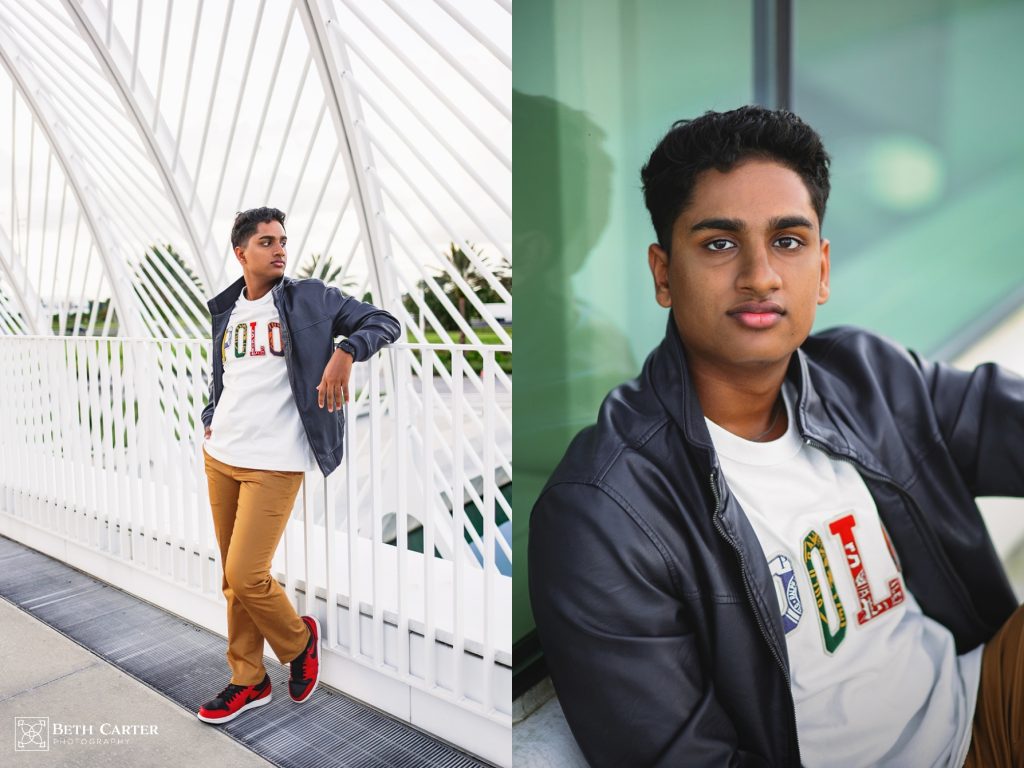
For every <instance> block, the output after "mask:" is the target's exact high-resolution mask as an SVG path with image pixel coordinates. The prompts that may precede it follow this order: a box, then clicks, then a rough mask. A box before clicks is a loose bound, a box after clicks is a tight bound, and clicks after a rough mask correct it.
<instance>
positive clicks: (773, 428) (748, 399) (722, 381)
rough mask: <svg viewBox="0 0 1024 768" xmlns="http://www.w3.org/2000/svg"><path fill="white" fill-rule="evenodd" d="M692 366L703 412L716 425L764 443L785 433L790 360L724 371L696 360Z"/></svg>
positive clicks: (692, 376) (691, 370)
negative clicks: (784, 385)
mask: <svg viewBox="0 0 1024 768" xmlns="http://www.w3.org/2000/svg"><path fill="white" fill-rule="evenodd" d="M689 363H690V365H689V367H690V376H691V378H692V379H693V384H694V387H695V389H696V390H697V399H698V400H700V405H701V409H702V410H703V411H704V415H705V416H706V417H707V418H709V419H710V420H711V421H713V422H714V423H715V424H717V425H718V426H720V427H722V429H725V430H727V431H729V432H732V433H733V434H734V435H738V436H739V437H742V438H745V439H747V440H759V441H762V442H766V441H768V440H774V439H776V438H778V437H781V436H782V435H784V434H785V433H786V428H787V426H788V420H787V418H786V409H785V407H784V406H783V404H782V403H781V400H780V398H781V391H782V383H783V381H784V380H785V378H786V369H787V368H788V367H789V360H785V361H782V362H779V363H772V364H769V365H765V366H759V367H757V368H755V369H752V370H749V369H742V370H736V369H730V370H723V369H721V368H718V367H716V366H714V365H711V364H708V363H704V362H700V361H694V360H691V361H689ZM780 408H781V410H780Z"/></svg>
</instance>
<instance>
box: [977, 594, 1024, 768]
mask: <svg viewBox="0 0 1024 768" xmlns="http://www.w3.org/2000/svg"><path fill="white" fill-rule="evenodd" d="M1002 766H1007V768H1010V767H1011V766H1012V768H1018V767H1019V766H1024V606H1021V607H1019V608H1017V610H1016V611H1014V612H1013V615H1012V616H1010V618H1008V619H1007V620H1006V623H1005V624H1003V626H1002V627H1000V629H999V631H998V632H996V634H995V635H994V636H993V638H992V639H991V640H989V642H988V643H987V644H986V645H985V650H984V651H982V656H981V682H980V683H979V685H978V704H977V707H976V709H975V711H974V724H973V726H972V730H971V748H970V750H969V751H968V753H967V760H966V761H965V762H964V768H1002Z"/></svg>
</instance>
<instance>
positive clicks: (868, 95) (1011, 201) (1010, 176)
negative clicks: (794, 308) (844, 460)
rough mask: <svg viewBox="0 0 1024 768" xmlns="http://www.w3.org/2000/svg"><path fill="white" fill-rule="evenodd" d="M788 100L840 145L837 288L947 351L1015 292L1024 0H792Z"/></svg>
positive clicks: (857, 311)
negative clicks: (850, 0)
mask: <svg viewBox="0 0 1024 768" xmlns="http://www.w3.org/2000/svg"><path fill="white" fill-rule="evenodd" d="M795 20H796V29H795V51H794V54H795V62H794V63H795V66H794V72H795V75H794V101H795V104H794V107H793V108H794V111H796V112H797V113H798V114H800V115H801V116H802V117H803V118H805V119H806V120H807V121H808V122H809V123H810V124H811V125H813V126H814V127H815V128H816V129H817V130H818V131H819V132H820V133H821V134H822V136H823V137H824V139H825V146H826V147H827V148H828V150H829V151H830V153H831V154H832V157H833V166H832V190H833V191H832V197H831V200H830V202H829V210H828V212H827V214H826V216H825V226H824V228H823V231H824V234H825V236H826V237H828V238H829V239H830V240H831V241H832V269H833V273H832V298H831V299H830V300H829V303H828V304H826V305H825V306H824V307H823V308H822V310H821V311H820V313H819V315H818V323H817V327H818V328H824V327H827V326H829V325H833V324H835V323H840V322H843V323H848V322H852V323H858V324H860V325H866V326H868V327H871V328H874V329H877V330H879V331H881V332H883V333H886V334H888V335H890V336H892V337H893V338H895V339H897V340H898V341H900V342H901V343H903V344H906V345H908V346H911V347H914V348H916V349H919V350H920V351H922V352H925V353H927V354H931V355H936V356H940V357H947V356H949V355H951V354H953V353H954V352H956V351H959V348H962V347H963V346H964V344H965V343H966V342H968V341H970V340H972V339H973V338H975V337H976V336H977V334H978V333H979V332H983V331H984V330H985V329H987V328H988V327H990V326H991V325H992V323H993V321H995V320H997V319H998V318H999V317H1001V316H1004V315H1005V314H1006V313H1007V311H1008V310H1009V309H1010V308H1012V307H1015V306H1018V305H1019V304H1020V303H1021V298H1022V296H1021V285H1022V283H1024V258H1022V256H1021V240H1022V237H1024V98H1022V95H1021V94H1022V93H1024V91H1022V90H1021V87H1020V83H1019V75H1020V73H1022V72H1024V47H1022V46H1021V45H1020V44H1019V38H1020V33H1021V31H1022V30H1024V3H1022V2H1019V0H1014V1H1012V2H1011V1H1010V0H1003V1H1002V2H977V1H976V0H969V1H968V0H960V1H959V2H950V0H913V1H910V2H908V1H907V0H903V2H899V3H893V2H887V1H886V0H867V1H866V2H861V3H855V4H851V3H843V2H837V1H836V0H829V1H828V2H823V1H822V0H813V1H812V0H805V2H798V3H797V4H796V13H795Z"/></svg>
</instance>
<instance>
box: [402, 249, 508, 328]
mask: <svg viewBox="0 0 1024 768" xmlns="http://www.w3.org/2000/svg"><path fill="white" fill-rule="evenodd" d="M469 247H470V249H471V250H472V252H473V253H474V254H476V256H477V261H479V262H480V263H481V265H482V266H483V267H484V269H485V270H486V271H488V272H490V274H491V275H493V276H494V277H495V278H496V279H497V281H498V282H499V283H500V284H501V285H502V286H503V287H504V288H506V289H507V290H509V291H511V290H512V266H511V265H510V264H509V263H508V260H507V259H505V258H504V257H497V258H495V257H491V256H488V255H487V254H485V253H483V251H480V250H477V248H476V247H475V246H474V245H473V244H472V243H470V246H469ZM445 258H446V259H447V260H448V261H449V263H450V264H451V266H452V269H453V271H454V272H455V273H456V274H458V275H459V277H461V278H462V280H463V281H464V282H465V283H466V285H467V286H468V287H469V289H470V290H471V291H472V292H473V293H474V294H475V295H476V296H477V298H478V299H479V300H480V301H481V302H482V303H485V304H489V303H495V302H499V301H501V298H500V297H499V296H498V292H497V291H496V290H495V289H494V288H493V287H492V286H491V285H490V283H489V282H488V281H487V278H486V277H484V274H483V272H481V271H480V270H478V269H477V267H476V265H475V264H473V262H472V261H471V260H470V258H469V256H467V255H466V252H465V251H463V250H462V248H460V247H459V246H457V245H456V244H455V243H449V244H448V251H447V252H446V253H445ZM436 282H437V284H438V285H439V286H440V288H441V290H442V291H443V292H444V295H445V296H446V297H447V298H448V300H449V301H450V302H451V303H452V304H453V305H455V307H456V308H457V309H458V311H459V314H460V315H461V316H462V317H463V318H464V319H465V320H466V322H467V323H472V322H473V321H474V320H478V319H480V313H479V312H477V311H476V308H475V307H474V306H473V305H472V304H471V303H470V302H469V300H468V299H467V298H466V294H465V293H464V292H463V291H462V289H461V288H459V286H458V285H457V284H456V282H455V280H454V278H452V276H451V274H450V273H449V272H448V271H447V270H443V271H439V274H438V275H437V277H436ZM416 289H417V291H418V292H420V293H421V294H422V295H423V303H424V304H426V305H427V307H428V308H429V309H430V311H431V312H433V313H434V315H435V316H436V317H437V319H438V320H439V321H440V323H441V325H442V327H443V328H444V329H445V330H448V331H455V330H457V329H458V327H459V326H458V323H457V322H456V320H455V318H453V317H452V316H451V315H450V314H449V312H448V310H446V309H445V308H444V305H443V304H441V300H440V299H439V298H438V297H437V296H435V295H434V293H433V291H431V290H430V288H428V287H427V284H426V282H425V281H424V280H420V281H419V282H418V283H417V284H416ZM402 301H403V304H404V305H405V308H406V309H407V310H408V311H409V313H410V314H411V315H412V317H414V318H415V319H416V321H417V322H419V320H420V309H419V306H418V305H417V304H416V301H415V300H414V299H413V298H412V297H411V296H408V295H406V296H405V297H404V298H403V300H402ZM458 342H459V343H460V344H464V343H465V342H466V338H465V334H463V333H459V338H458Z"/></svg>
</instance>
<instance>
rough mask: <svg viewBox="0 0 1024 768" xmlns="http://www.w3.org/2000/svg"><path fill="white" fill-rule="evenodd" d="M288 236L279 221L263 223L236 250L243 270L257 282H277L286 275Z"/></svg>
mask: <svg viewBox="0 0 1024 768" xmlns="http://www.w3.org/2000/svg"><path fill="white" fill-rule="evenodd" d="M287 242H288V235H286V234H285V231H284V227H282V226H281V222H279V221H261V222H260V223H259V224H257V225H256V233H255V234H254V235H253V236H252V237H250V238H249V242H248V243H246V244H245V245H244V246H242V247H239V248H235V256H237V257H238V261H239V263H240V264H242V269H243V270H245V271H246V272H247V274H249V275H250V276H252V277H253V278H255V279H257V280H277V279H278V278H279V277H281V275H283V274H284V267H285V264H287V262H288V254H287V252H286V250H285V244H286V243H287Z"/></svg>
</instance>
